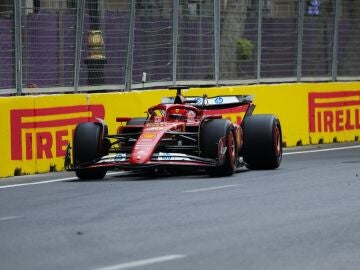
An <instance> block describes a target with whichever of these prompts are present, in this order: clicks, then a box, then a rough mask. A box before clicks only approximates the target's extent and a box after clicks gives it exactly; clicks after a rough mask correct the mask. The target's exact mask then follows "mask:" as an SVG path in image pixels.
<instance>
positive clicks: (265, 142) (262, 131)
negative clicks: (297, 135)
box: [242, 114, 282, 170]
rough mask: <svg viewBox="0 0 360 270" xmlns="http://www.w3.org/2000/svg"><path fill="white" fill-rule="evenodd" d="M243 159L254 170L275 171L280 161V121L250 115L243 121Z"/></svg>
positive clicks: (265, 116)
mask: <svg viewBox="0 0 360 270" xmlns="http://www.w3.org/2000/svg"><path fill="white" fill-rule="evenodd" d="M243 130H244V145H243V152H242V153H243V159H244V162H245V164H246V167H247V168H249V169H254V170H261V169H267V170H270V169H276V168H278V167H279V166H280V163H281V160H282V134H281V125H280V121H279V120H278V119H277V118H276V117H275V116H274V115H270V114H269V115H267V114H261V115H252V116H249V117H246V118H245V119H244V126H243Z"/></svg>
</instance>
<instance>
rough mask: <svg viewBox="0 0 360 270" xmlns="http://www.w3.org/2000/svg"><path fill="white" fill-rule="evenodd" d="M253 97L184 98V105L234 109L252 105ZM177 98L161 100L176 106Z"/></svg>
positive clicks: (163, 102)
mask: <svg viewBox="0 0 360 270" xmlns="http://www.w3.org/2000/svg"><path fill="white" fill-rule="evenodd" d="M253 99H254V98H253V96H251V95H237V96H235V95H232V96H230V95H229V96H228V95H223V96H215V97H207V96H206V95H205V96H202V97H200V96H194V97H184V103H187V104H191V105H192V106H194V107H199V108H203V109H208V108H209V107H233V106H241V105H245V104H250V103H252V102H253ZM175 101H176V97H164V98H162V100H161V103H162V104H174V103H176V102H175Z"/></svg>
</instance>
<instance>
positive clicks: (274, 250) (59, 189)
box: [0, 142, 360, 270]
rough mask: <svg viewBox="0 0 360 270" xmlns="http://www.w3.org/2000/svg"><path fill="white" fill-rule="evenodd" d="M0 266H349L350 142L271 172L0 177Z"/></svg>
mask: <svg viewBox="0 0 360 270" xmlns="http://www.w3.org/2000/svg"><path fill="white" fill-rule="evenodd" d="M0 239H1V242H0V269H6V270H18V269H36V270H42V269H44V270H45V269H46V270H51V269H67V270H70V269H74V270H75V269H76V270H82V269H84V270H85V269H90V270H92V269H97V270H118V269H147V270H149V269H154V270H155V269H156V270H163V269H164V270H165V269H172V270H174V269H178V270H180V269H181V270H183V269H197V270H199V269H204V270H205V269H206V270H209V269H214V270H215V269H216V270H218V269H222V270H224V269H229V270H230V269H231V270H233V269H245V270H258V269H266V270H279V269H287V270H291V269H298V270H304V269H307V270H308V269H311V270H312V269H319V270H320V269H327V270H335V269H336V270H337V269H339V270H340V269H346V270H349V269H354V270H357V269H359V265H360V249H359V247H360V143H358V142H356V143H341V144H340V143H338V144H332V145H316V146H306V147H294V148H287V149H284V156H283V162H282V164H281V166H280V168H279V169H277V170H270V171H269V170H259V171H251V170H247V169H245V168H241V169H239V170H238V171H237V172H236V173H235V174H234V175H233V176H231V177H222V178H215V177H208V176H207V175H204V174H201V173H196V172H195V173H189V172H184V173H182V174H178V175H166V176H161V177H148V176H146V175H142V174H135V173H129V172H122V171H120V172H112V173H108V175H107V176H106V177H105V179H104V180H92V181H79V180H77V178H76V177H74V174H73V173H69V172H57V173H47V174H38V175H27V176H19V177H11V178H4V179H1V180H0Z"/></svg>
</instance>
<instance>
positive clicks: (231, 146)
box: [200, 119, 238, 176]
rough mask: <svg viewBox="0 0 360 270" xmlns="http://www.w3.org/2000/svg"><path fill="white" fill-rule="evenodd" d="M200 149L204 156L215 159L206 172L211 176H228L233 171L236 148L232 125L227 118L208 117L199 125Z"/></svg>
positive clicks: (236, 153)
mask: <svg viewBox="0 0 360 270" xmlns="http://www.w3.org/2000/svg"><path fill="white" fill-rule="evenodd" d="M200 150H201V155H202V157H204V158H211V159H215V160H216V161H217V164H216V167H211V168H209V169H208V172H209V174H210V175H212V176H229V175H232V174H233V173H234V171H235V167H236V160H237V155H238V148H237V145H236V141H235V136H234V127H233V126H232V124H231V122H230V121H229V120H227V119H210V120H207V121H206V122H204V123H203V124H202V125H201V131H200Z"/></svg>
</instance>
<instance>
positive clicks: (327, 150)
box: [283, 145, 360, 156]
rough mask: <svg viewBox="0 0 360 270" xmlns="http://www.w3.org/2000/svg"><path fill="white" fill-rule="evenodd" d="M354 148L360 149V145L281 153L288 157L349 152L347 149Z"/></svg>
mask: <svg viewBox="0 0 360 270" xmlns="http://www.w3.org/2000/svg"><path fill="white" fill-rule="evenodd" d="M356 148H360V145H353V146H343V147H335V148H326V149H315V150H304V151H296V152H286V153H283V155H284V156H289V155H298V154H311V153H316V152H330V151H338V150H349V149H356Z"/></svg>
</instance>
